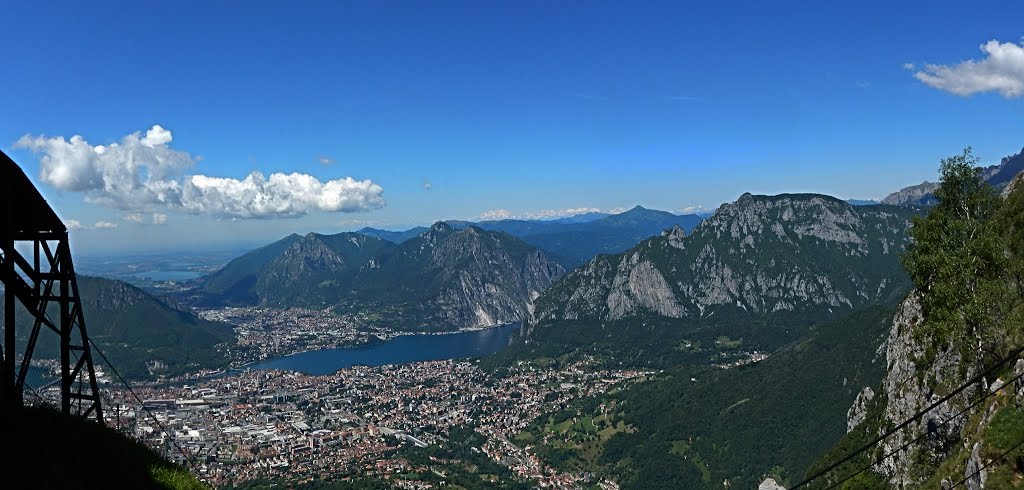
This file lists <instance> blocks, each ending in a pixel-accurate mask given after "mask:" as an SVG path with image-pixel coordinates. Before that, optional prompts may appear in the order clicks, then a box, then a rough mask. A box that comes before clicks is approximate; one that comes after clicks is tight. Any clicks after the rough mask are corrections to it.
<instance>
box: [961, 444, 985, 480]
mask: <svg viewBox="0 0 1024 490" xmlns="http://www.w3.org/2000/svg"><path fill="white" fill-rule="evenodd" d="M964 478H966V479H967V480H966V481H964V486H965V487H967V490H982V489H983V488H985V480H987V479H988V471H987V470H986V468H985V463H984V462H983V461H982V460H981V443H980V442H976V443H974V449H972V450H971V457H970V459H968V460H967V469H966V470H965V471H964Z"/></svg>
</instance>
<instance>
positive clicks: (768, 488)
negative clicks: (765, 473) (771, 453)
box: [757, 478, 786, 490]
mask: <svg viewBox="0 0 1024 490" xmlns="http://www.w3.org/2000/svg"><path fill="white" fill-rule="evenodd" d="M757 490H786V487H783V486H782V485H779V484H778V482H776V481H775V479H774V478H765V479H764V481H763V482H761V484H760V485H758V486H757Z"/></svg>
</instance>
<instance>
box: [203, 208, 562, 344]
mask: <svg viewBox="0 0 1024 490" xmlns="http://www.w3.org/2000/svg"><path fill="white" fill-rule="evenodd" d="M564 272H565V271H564V269H563V268H562V266H561V265H559V264H558V263H556V262H554V261H552V260H551V259H550V258H549V257H548V256H547V254H545V253H544V252H543V251H541V250H539V249H537V248H536V247H533V246H531V245H529V244H527V243H525V242H523V241H522V240H519V239H518V238H516V237H513V236H511V235H509V234H507V233H503V232H495V231H487V230H483V229H481V228H478V227H476V226H468V227H466V228H463V229H455V228H453V227H452V226H450V225H448V224H447V223H444V222H438V223H435V224H434V225H433V226H431V227H430V228H429V229H427V230H426V231H423V232H421V233H420V234H418V235H416V236H415V237H414V238H412V239H409V240H405V241H403V242H401V243H394V242H390V241H387V240H384V239H382V238H379V237H376V236H367V235H364V234H360V233H349V232H346V233H339V234H335V235H320V234H316V233H310V234H307V235H305V236H298V235H291V236H288V237H286V238H284V239H282V240H280V241H278V242H275V243H272V244H270V245H268V246H266V247H263V248H260V249H257V250H254V251H252V252H250V253H248V254H246V255H243V256H241V257H239V258H237V259H235V260H233V261H231V262H230V263H228V264H227V265H226V266H225V267H224V268H222V269H221V270H219V271H218V272H216V273H214V274H212V275H211V276H209V277H208V278H207V279H206V280H205V281H204V282H203V284H202V285H201V286H200V287H199V289H198V291H197V292H198V294H199V297H198V302H199V303H200V304H207V305H218V304H221V305H263V306H271V307H290V306H301V307H311V308H327V307H330V308H334V309H335V311H337V312H339V313H345V314H359V315H363V316H364V317H366V318H371V319H376V318H380V319H382V320H380V321H382V322H386V324H387V325H388V326H391V327H393V328H398V329H404V330H449V329H453V328H456V329H457V328H468V327H482V326H492V325H499V324H506V323H514V322H519V321H522V320H524V319H527V318H528V317H529V316H530V315H531V314H532V311H533V301H534V300H535V299H536V298H537V297H538V296H539V295H540V293H541V292H542V291H543V290H544V289H546V288H547V287H548V286H550V285H551V284H552V283H553V282H554V281H555V280H557V279H558V278H559V277H561V276H562V275H563V274H564Z"/></svg>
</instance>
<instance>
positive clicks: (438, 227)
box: [430, 221, 455, 233]
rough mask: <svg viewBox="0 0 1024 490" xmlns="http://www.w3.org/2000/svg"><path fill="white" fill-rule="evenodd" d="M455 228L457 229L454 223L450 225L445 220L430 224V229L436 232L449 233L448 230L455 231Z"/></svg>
mask: <svg viewBox="0 0 1024 490" xmlns="http://www.w3.org/2000/svg"><path fill="white" fill-rule="evenodd" d="M454 230H455V228H452V225H449V224H448V223H445V222H444V221H438V222H437V223H434V224H433V225H431V226H430V231H433V232H436V233H448V232H450V231H454Z"/></svg>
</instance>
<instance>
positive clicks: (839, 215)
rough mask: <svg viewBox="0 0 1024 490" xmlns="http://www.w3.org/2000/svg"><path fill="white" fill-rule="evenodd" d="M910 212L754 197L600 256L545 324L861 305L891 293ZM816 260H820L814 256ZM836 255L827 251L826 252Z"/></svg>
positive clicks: (544, 316) (551, 306) (554, 292)
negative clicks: (685, 228) (688, 227)
mask: <svg viewBox="0 0 1024 490" xmlns="http://www.w3.org/2000/svg"><path fill="white" fill-rule="evenodd" d="M909 218H910V212H909V211H908V210H901V209H895V208H888V207H862V208H856V207H854V206H851V205H850V204H848V203H846V202H843V201H841V200H839V199H835V198H832V197H829V196H823V195H816V194H782V195H778V196H755V195H752V194H749V193H747V194H744V195H743V196H741V197H740V198H739V199H738V200H737V201H735V202H733V203H729V204H725V205H723V206H722V207H720V208H719V209H718V211H716V212H715V214H714V215H713V216H711V217H710V218H708V219H707V220H705V221H704V222H702V223H701V224H700V225H698V226H697V228H696V229H695V230H694V231H693V233H692V234H690V235H689V236H686V235H685V233H681V230H675V229H673V230H669V231H666V232H665V233H664V234H663V235H662V236H658V237H655V238H651V239H648V240H646V241H644V242H641V243H640V244H639V245H637V246H636V247H634V248H633V249H631V250H629V251H627V252H624V253H622V254H619V255H613V256H599V257H597V258H595V259H594V260H592V261H591V263H590V264H588V265H586V266H583V267H580V268H579V269H577V270H575V271H573V272H572V273H571V274H570V275H569V276H568V277H566V278H565V279H564V280H562V281H560V282H559V283H558V284H556V285H555V286H554V287H552V288H551V289H550V290H549V291H548V292H547V293H546V294H545V296H544V297H543V298H541V299H540V300H539V301H538V313H537V315H536V317H537V319H538V321H544V320H548V319H552V320H554V319H560V318H562V319H582V318H588V317H589V318H594V317H596V318H600V319H607V320H616V319H621V318H625V317H631V316H636V315H644V314H652V313H653V314H655V315H658V316H663V317H668V318H681V317H706V316H709V315H713V314H714V311H716V310H719V309H730V310H737V309H738V310H740V311H741V312H742V313H741V314H744V315H765V314H771V313H774V312H778V311H792V310H804V309H809V310H822V309H824V310H833V309H835V308H843V309H853V308H855V307H857V306H858V305H864V304H869V303H872V302H875V301H880V300H884V299H888V298H890V295H892V294H893V293H894V292H895V291H896V290H897V289H898V288H899V287H901V286H899V285H897V284H895V282H896V281H893V280H892V279H891V278H892V277H902V276H901V272H900V271H901V270H902V269H901V267H900V264H899V259H898V252H899V250H901V249H902V247H903V246H904V244H905V242H906V229H907V226H908V224H909ZM809 257H814V258H813V259H811V258H809ZM826 257H827V258H826Z"/></svg>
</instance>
